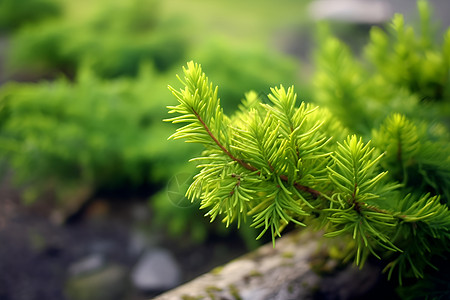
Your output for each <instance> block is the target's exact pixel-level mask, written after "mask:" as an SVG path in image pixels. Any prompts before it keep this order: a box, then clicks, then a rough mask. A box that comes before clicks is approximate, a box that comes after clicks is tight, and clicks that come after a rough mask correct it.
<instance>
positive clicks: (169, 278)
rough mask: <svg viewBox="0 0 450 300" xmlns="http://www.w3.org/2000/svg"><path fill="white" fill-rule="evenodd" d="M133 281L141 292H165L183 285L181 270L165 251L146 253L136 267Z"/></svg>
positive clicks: (156, 250)
mask: <svg viewBox="0 0 450 300" xmlns="http://www.w3.org/2000/svg"><path fill="white" fill-rule="evenodd" d="M131 280H132V283H133V285H134V286H135V287H136V288H137V289H139V290H141V291H165V290H169V289H171V288H174V287H176V286H177V285H179V284H180V283H181V270H180V267H179V266H178V264H177V262H176V261H175V259H174V258H173V256H172V255H171V254H170V253H169V252H168V251H166V250H164V249H152V250H148V251H146V252H145V253H144V254H143V255H142V257H141V259H140V260H139V261H138V263H137V264H136V266H135V267H134V269H133V271H132V274H131Z"/></svg>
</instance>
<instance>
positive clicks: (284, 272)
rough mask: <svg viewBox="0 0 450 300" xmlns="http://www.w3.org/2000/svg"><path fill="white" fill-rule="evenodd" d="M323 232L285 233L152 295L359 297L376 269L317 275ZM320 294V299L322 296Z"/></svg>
mask: <svg viewBox="0 0 450 300" xmlns="http://www.w3.org/2000/svg"><path fill="white" fill-rule="evenodd" d="M320 239H321V237H320V236H318V235H317V234H315V233H311V232H303V233H299V232H294V233H290V234H287V235H285V236H283V237H282V238H280V239H278V240H277V242H276V247H275V248H274V247H273V245H272V244H271V243H270V244H267V245H264V246H262V247H260V248H259V249H257V250H255V251H254V252H251V253H249V254H246V255H244V256H242V257H240V258H238V259H235V260H233V261H231V262H229V263H228V264H226V265H224V266H223V267H218V268H216V269H214V270H212V271H211V272H209V273H207V274H204V275H202V276H200V277H198V278H196V279H194V280H193V281H191V282H188V283H186V284H184V285H182V286H180V287H178V288H175V289H173V290H171V291H168V292H166V293H164V294H162V295H160V296H158V297H156V298H154V299H156V300H174V299H183V300H191V299H196V300H197V299H222V300H225V299H230V300H231V299H242V300H265V299H271V300H272V299H280V300H284V299H314V298H315V296H317V295H318V294H319V295H320V294H321V295H322V297H323V295H334V296H333V297H332V298H327V297H326V296H325V299H349V298H355V297H358V296H362V295H363V294H365V293H367V292H368V291H369V290H370V289H371V288H373V287H374V286H375V285H376V284H377V282H378V279H379V277H380V276H379V274H380V269H379V268H376V267H374V266H371V265H367V266H366V267H365V268H364V269H363V270H359V269H357V268H355V267H353V266H347V267H346V268H344V269H343V270H340V271H338V272H337V273H334V274H333V275H332V276H331V277H330V276H321V275H319V274H317V273H316V272H314V271H313V270H312V268H311V266H310V264H311V261H312V260H313V259H314V258H315V257H316V256H317V253H318V250H319V248H320V247H319V244H320ZM322 299H323V298H322Z"/></svg>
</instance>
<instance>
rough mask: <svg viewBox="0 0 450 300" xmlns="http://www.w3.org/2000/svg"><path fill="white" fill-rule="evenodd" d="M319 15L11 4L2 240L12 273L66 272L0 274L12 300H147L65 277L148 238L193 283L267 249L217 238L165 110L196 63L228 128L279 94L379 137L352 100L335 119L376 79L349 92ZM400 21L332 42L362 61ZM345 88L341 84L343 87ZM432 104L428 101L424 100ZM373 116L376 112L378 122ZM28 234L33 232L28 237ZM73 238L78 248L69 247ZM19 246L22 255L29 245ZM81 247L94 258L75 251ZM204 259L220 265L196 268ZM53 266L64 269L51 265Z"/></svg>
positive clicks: (351, 28)
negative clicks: (89, 260) (190, 196)
mask: <svg viewBox="0 0 450 300" xmlns="http://www.w3.org/2000/svg"><path fill="white" fill-rule="evenodd" d="M311 2H312V1H298V0H280V1H256V0H250V1H237V0H230V1H207V0H192V1H182V0H166V1H162V0H160V1H158V0H132V1H130V0H78V1H75V0H73V1H69V0H66V1H63V0H21V1H17V0H1V1H0V157H1V171H2V178H3V180H2V185H1V187H0V193H1V194H0V198H1V199H0V211H1V210H3V213H0V226H1V227H0V229H2V231H1V234H0V237H1V238H2V239H3V241H4V242H3V243H2V245H1V246H0V248H1V250H0V258H1V259H4V258H5V257H7V256H10V255H11V254H12V253H18V252H17V251H18V247H20V248H21V249H22V250H20V251H22V252H23V253H22V252H20V253H21V254H20V255H19V256H21V257H22V258H23V257H28V258H30V260H31V259H35V260H36V261H37V262H36V264H37V266H38V267H36V268H37V269H38V270H41V271H42V272H46V271H48V270H49V268H50V269H51V268H53V270H56V271H53V273H51V275H49V276H50V277H49V278H53V280H54V281H55V282H53V283H49V282H50V281H51V280H47V281H45V283H43V282H39V281H36V280H34V281H33V280H32V277H30V276H32V275H29V276H28V275H24V274H27V272H28V271H29V270H28V268H29V267H30V263H29V262H28V264H25V263H24V264H22V265H20V264H14V262H15V261H19V260H22V261H23V259H21V258H18V257H17V256H16V260H14V259H12V260H10V263H9V264H8V263H5V264H4V265H0V267H1V269H2V270H6V271H5V272H4V273H5V274H6V275H7V274H8V272H12V273H11V274H12V276H9V277H7V276H6V275H4V276H0V298H2V297H3V298H4V299H63V298H68V299H102V297H106V299H113V298H114V297H116V298H117V299H141V297H142V295H152V294H151V293H150V294H145V293H144V292H145V291H140V292H136V290H135V288H134V287H133V283H132V282H131V280H129V281H130V282H128V281H127V280H125V281H126V282H128V283H127V284H128V285H127V286H126V287H123V288H122V289H121V290H120V292H118V294H115V295H114V296H112V298H111V295H107V296H104V295H97V294H95V295H94V296H92V294H91V296H89V295H87V296H86V293H84V292H80V290H87V289H88V288H91V287H86V286H84V285H82V284H81V283H79V282H77V281H75V283H73V281H72V280H74V279H73V277H74V276H71V275H70V274H69V275H67V272H66V269H67V268H68V267H70V266H71V264H72V263H73V261H76V260H77V259H80V258H83V256H86V255H89V254H90V253H92V251H91V250H89V249H87V248H89V247H88V246H89V245H90V243H93V242H95V241H96V240H102V239H103V238H104V237H105V234H104V233H105V232H106V235H108V234H111V240H112V241H113V242H111V243H113V244H114V243H119V246H118V247H120V245H122V244H120V243H125V244H126V245H128V246H130V245H131V246H130V247H132V245H133V243H132V242H130V241H133V239H134V238H135V237H136V236H138V237H142V236H144V237H145V238H143V239H142V241H141V242H140V243H141V244H144V246H142V248H143V249H146V248H149V247H154V246H157V245H159V246H161V245H163V246H165V247H168V248H170V249H171V251H172V252H173V253H174V255H176V256H178V258H179V261H181V265H182V267H181V268H184V270H183V271H184V272H185V273H184V274H183V275H182V280H181V281H185V280H188V279H190V278H192V277H193V276H196V275H198V274H199V273H201V272H204V271H207V270H208V268H210V267H211V266H214V265H217V263H219V262H225V261H226V260H227V259H229V258H230V257H232V256H236V255H238V254H240V253H242V252H244V251H247V250H248V249H252V248H255V247H256V246H257V245H258V243H259V242H255V241H254V237H255V233H254V232H253V230H252V229H249V228H245V229H244V230H241V231H240V233H239V234H237V233H236V232H235V231H234V230H225V229H224V226H223V225H222V224H213V225H211V224H209V223H208V220H206V219H205V218H203V217H202V213H201V212H200V213H199V211H198V205H197V204H196V203H192V204H191V203H189V202H186V200H185V199H184V197H183V194H184V190H185V189H186V188H187V186H188V183H189V180H190V178H191V176H192V174H193V172H194V171H195V166H194V165H193V164H192V163H188V162H187V161H188V159H189V158H190V157H192V156H193V155H195V154H198V153H200V151H201V148H199V147H196V146H195V145H187V144H185V143H182V142H179V141H167V137H168V136H169V135H170V134H171V133H172V132H173V131H174V130H175V127H173V126H172V125H171V124H167V123H164V122H162V120H163V119H164V118H166V117H168V114H167V109H166V106H167V105H173V104H174V103H175V101H176V100H175V98H174V97H173V96H172V95H171V93H170V92H169V90H168V88H167V86H168V85H172V86H174V87H178V86H179V83H178V81H177V79H176V77H175V74H177V73H178V74H181V72H182V69H181V67H182V66H183V65H185V63H186V62H187V61H189V60H194V61H196V62H198V63H200V64H202V66H203V69H204V71H205V72H206V74H207V75H208V76H209V78H210V80H211V81H212V82H213V83H214V84H215V85H218V86H219V96H220V98H221V101H222V104H223V106H224V109H225V112H226V113H232V112H233V111H234V110H235V109H236V108H237V105H238V104H239V103H240V101H241V99H242V98H243V97H244V94H245V93H246V92H248V91H249V90H254V91H255V92H256V93H257V94H259V95H260V97H261V98H264V97H265V95H267V94H268V93H269V88H270V87H273V86H276V85H279V84H283V85H284V86H290V85H295V88H296V91H297V93H299V98H300V99H301V100H305V101H310V102H312V101H313V100H316V102H318V103H323V104H325V105H327V106H331V110H332V113H334V114H335V115H337V116H338V117H340V118H342V119H344V120H348V122H347V123H345V122H343V123H344V124H345V125H347V126H348V127H349V128H351V129H352V130H353V131H356V132H361V133H363V134H364V133H367V132H369V131H370V128H372V126H373V125H374V124H377V122H378V123H379V121H378V120H380V119H381V118H383V117H385V114H383V113H379V114H378V115H376V116H375V117H373V120H369V121H368V119H367V118H366V117H367V116H366V115H364V113H363V114H361V115H360V116H359V117H361V118H363V119H364V118H366V119H364V120H362V121H361V120H358V118H353V117H351V118H348V115H349V114H350V115H351V116H355V115H354V114H352V111H351V110H344V111H343V110H342V107H345V101H344V106H342V105H341V106H339V107H338V106H337V105H336V106H335V107H334V108H335V109H334V110H333V106H332V105H330V103H331V102H333V103H338V102H339V99H341V100H342V99H343V98H344V97H343V96H342V95H336V89H335V88H336V86H335V84H339V83H342V82H344V83H343V86H344V87H345V88H347V89H353V88H354V86H352V84H356V85H358V86H361V82H364V81H365V80H366V79H367V77H362V78H359V79H357V80H360V81H359V82H356V83H355V82H354V81H353V80H354V77H352V76H353V74H355V73H358V72H359V70H360V69H358V68H360V67H359V65H358V64H357V63H356V62H351V60H350V58H347V57H346V55H347V52H346V51H349V50H348V49H347V48H346V47H345V46H343V47H342V48H341V46H340V44H339V43H333V42H332V41H331V40H332V39H327V36H328V35H329V34H331V33H327V30H324V29H323V28H322V29H320V28H317V26H316V23H317V20H316V19H315V18H317V17H318V16H317V15H315V14H314V13H313V10H312V9H311ZM410 2H413V1H410ZM410 4H411V3H410ZM410 4H408V5H409V6H408V7H409V8H410ZM412 7H413V8H414V7H415V4H413V5H412ZM391 8H392V11H390V10H389V11H386V13H385V15H384V17H383V18H381V19H380V20H378V21H376V22H375V21H371V22H368V23H367V22H355V21H354V20H347V21H345V20H344V21H342V20H340V21H339V20H338V21H334V22H333V23H332V26H330V27H331V28H332V30H331V31H332V32H333V33H334V34H335V35H338V36H339V37H340V38H342V39H343V40H345V41H349V43H350V44H349V49H352V50H353V51H354V53H355V56H356V57H359V56H360V55H362V45H363V44H365V43H366V42H367V41H368V40H369V29H370V27H371V25H376V24H384V22H385V21H387V20H388V19H389V18H390V17H391V16H392V13H393V11H394V10H395V9H396V8H397V7H395V6H393V7H391ZM410 16H411V18H412V19H414V16H416V17H417V15H414V14H411V15H410ZM416 20H418V18H416ZM319 46H320V47H321V48H320V47H319ZM317 47H319V48H320V49H319V50H314V54H313V53H312V52H313V49H316V48H317ZM427 49H428V48H427ZM427 51H428V50H427ZM372 54H373V55H374V56H376V55H378V56H377V57H379V58H380V57H381V58H380V59H381V60H383V59H385V58H384V57H382V55H381V54H380V53H378V54H377V53H375V52H374V51H372ZM348 55H349V54H348ZM327 57H328V59H327ZM330 57H333V58H336V60H332V59H329V58H330ZM433 58H434V60H433V61H432V62H431V63H432V64H433V65H432V66H431V67H430V68H429V69H427V70H440V69H439V68H438V67H436V66H440V65H442V58H440V57H438V56H436V55H435V56H433ZM314 61H315V62H316V65H315V64H314V63H313V62H314ZM316 66H317V68H318V69H319V71H316V70H315V68H316ZM379 67H380V68H382V67H383V66H382V64H380V65H379ZM333 72H335V73H333ZM427 72H429V73H432V72H431V71H427ZM442 72H445V68H444V69H443V71H442ZM388 73H389V72H388ZM333 74H339V75H337V77H338V78H342V80H343V81H342V82H339V81H338V80H337V81H336V80H333V78H334V77H333V76H334V75H333ZM430 76H431V77H433V74H431V75H430ZM436 76H439V74H438V75H436ZM346 80H347V81H346ZM371 82H373V81H371ZM424 82H425V81H424ZM377 84H378V85H377ZM427 84H428V83H427V82H425V83H424V86H426V85H427ZM380 86H386V83H385V82H383V80H381V79H380V80H379V82H378V83H374V84H372V85H370V84H368V85H367V86H365V87H363V92H362V93H366V94H370V93H371V92H373V91H378V90H379V87H380ZM337 88H339V86H338V87H337ZM391 88H392V90H397V89H396V87H391ZM429 90H430V89H429V88H428V86H426V87H425V88H424V91H425V92H426V93H428V92H429ZM352 91H353V90H352ZM367 91H369V92H367ZM344 92H345V90H344ZM393 93H394V92H392V91H391V90H386V91H385V92H384V93H382V95H378V94H377V96H376V97H375V96H373V97H371V101H372V100H374V99H375V100H376V101H378V102H380V103H382V102H383V101H385V103H386V102H387V101H386V99H388V98H390V97H391V98H392V97H393V96H392V95H393ZM349 94H351V96H353V97H357V96H358V94H357V93H353V92H350V93H349ZM395 95H396V96H395V97H397V96H398V95H397V94H395ZM405 95H406V96H405V97H400V96H398V98H401V99H400V100H399V101H394V102H392V103H391V104H390V105H391V107H394V106H395V105H397V106H398V107H403V106H402V105H403V104H402V103H405V101H409V99H410V98H414V97H415V96H414V95H410V94H408V93H406V94H405ZM445 95H447V94H445ZM433 96H434V95H433ZM395 97H394V98H395ZM331 98H333V99H332V100H330V99H331ZM383 99H384V100H383ZM405 99H406V100H405ZM344 100H345V99H344ZM376 101H374V103H377V102H376ZM415 101H416V102H417V99H416V98H414V99H413V100H411V101H410V102H408V103H413V102H414V103H415ZM375 106H376V104H375ZM372 108H373V107H371V108H370V109H372ZM408 109H409V111H411V110H413V108H411V106H409V108H408V107H403V110H401V112H403V113H408ZM445 109H446V110H447V111H448V105H447V106H445ZM363 111H364V110H363ZM373 111H376V112H377V110H376V109H375V110H371V111H370V112H369V113H370V114H371V113H372V112H373ZM433 112H435V111H433ZM433 112H432V113H433ZM444 113H445V110H444V112H443V114H444ZM341 121H342V120H341ZM366 121H367V122H369V123H368V124H366V123H365V122H366ZM351 122H354V124H352V123H351ZM2 203H3V204H2ZM8 207H9V208H8ZM8 209H9V210H8ZM27 222H28V223H27ZM116 223H118V224H119V225H117V226H119V227H120V228H121V229H120V230H123V231H124V232H125V233H124V235H123V236H122V235H121V236H120V238H119V237H117V236H115V235H114V234H118V233H117V228H116V227H115V226H116ZM22 224H25V225H24V226H22ZM30 226H31V227H33V226H35V228H36V229H35V231H33V232H31V233H30V230H29V229H27V228H30ZM99 228H100V229H99ZM73 230H75V231H76V232H77V234H78V235H75V236H78V239H77V240H74V239H73V238H71V235H72V234H73ZM120 230H119V231H120ZM92 232H95V234H93V233H92ZM90 233H92V234H90ZM239 235H240V237H239ZM17 236H22V238H23V240H21V242H17V241H16V240H15V239H17ZM88 237H89V238H88ZM115 237H116V238H117V239H116V240H114V238H115ZM83 239H86V240H83ZM117 241H120V242H117ZM123 241H125V242H123ZM21 243H23V244H21ZM78 244H84V245H85V246H86V247H85V248H82V249H83V250H77V251H78V252H76V251H75V250H74V249H75V248H76V246H75V245H78ZM138 244H139V243H138ZM141 244H140V245H141ZM218 244H219V246H217V245H218ZM224 244H225V245H227V246H224ZM5 245H9V246H5ZM22 246H23V247H22ZM116 246H117V245H116ZM227 247H231V248H232V249H229V248H227ZM122 248H123V247H122ZM55 249H56V250H55ZM211 249H212V250H211ZM122 250H123V249H122ZM122 250H121V251H122ZM52 251H53V252H52ZM55 251H56V252H55ZM74 251H75V252H74ZM108 251H110V252H111V253H113V254H111V255H110V256H111V257H109V256H107V258H105V260H106V261H108V263H110V262H111V261H112V262H114V263H116V264H118V263H119V264H121V265H122V267H123V269H125V270H126V272H125V273H127V272H128V273H130V272H132V266H133V265H134V264H135V263H136V261H137V260H138V259H139V255H140V254H141V252H139V253H138V254H135V255H134V256H133V255H131V256H127V255H128V254H127V255H125V254H123V253H122V252H120V251H119V252H120V253H121V254H117V253H118V252H117V251H118V250H116V249H111V250H108ZM141 251H144V250H142V249H141ZM202 251H203V252H202ZM54 252H55V253H56V254H55V253H54ZM94 252H95V251H94ZM195 252H197V253H201V254H200V256H202V255H206V256H208V259H206V260H205V259H203V261H202V259H198V258H197V260H195V259H193V258H192V259H191V260H192V261H196V263H197V264H194V263H190V262H189V263H188V262H186V261H188V260H189V257H191V256H192V257H195ZM48 253H50V255H49V256H50V257H51V258H50V260H51V259H53V262H48V261H46V259H49V258H48V257H44V258H43V256H42V255H44V256H45V255H47V254H48ZM61 253H63V254H61ZM204 253H206V254H204ZM39 255H41V256H39ZM58 255H59V256H58ZM189 255H191V256H189ZM125 256H127V258H124V257H125ZM108 263H105V264H106V265H108ZM201 263H203V265H202V266H200V267H199V266H198V265H199V264H201ZM55 265H58V266H59V267H55ZM49 266H50V267H49ZM51 266H53V267H51ZM102 266H103V267H105V266H104V265H102ZM108 266H109V265H108ZM12 270H15V271H12ZM128 273H127V274H128ZM61 274H64V275H63V276H61ZM75 277H76V276H75ZM77 278H78V277H76V278H75V279H77ZM120 278H122V277H120ZM30 281H33V282H35V284H29V285H28V287H27V289H25V291H23V292H18V291H19V290H21V284H22V283H23V282H30ZM17 283H20V284H17ZM80 284H81V286H82V287H81V288H79V285H80ZM110 284H111V283H110V282H108V283H107V285H110ZM93 289H94V290H102V288H99V287H98V286H95V287H94V288H93ZM22 290H23V289H22ZM38 291H39V292H40V294H39V292H38ZM151 292H154V291H151ZM88 294H89V293H88ZM20 295H24V296H23V298H21V296H20ZM55 295H57V296H55ZM108 296H110V297H109V298H108ZM36 297H37V298H36ZM58 297H59V298H58ZM61 297H62V298H61ZM92 297H95V298H92ZM3 298H2V299H3Z"/></svg>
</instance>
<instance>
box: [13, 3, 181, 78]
mask: <svg viewBox="0 0 450 300" xmlns="http://www.w3.org/2000/svg"><path fill="white" fill-rule="evenodd" d="M80 5H81V7H76V9H78V10H79V12H78V14H79V16H78V15H75V16H71V15H68V13H66V15H63V16H62V17H61V18H58V19H52V20H48V21H46V22H42V23H40V24H37V25H34V26H28V27H26V28H23V29H21V30H20V31H19V32H18V33H17V34H16V35H15V36H14V37H13V39H12V42H11V47H10V51H9V61H10V64H9V70H10V72H13V73H14V72H19V71H24V70H25V71H27V72H29V71H34V72H37V73H42V74H46V73H48V72H65V73H68V74H73V73H74V72H75V71H76V70H77V68H79V67H80V64H82V63H83V64H89V65H90V66H91V67H92V69H93V71H94V72H95V73H96V74H97V75H99V76H101V77H108V78H112V77H117V76H120V75H136V74H137V72H138V69H139V64H140V63H141V62H142V61H150V62H152V63H153V64H154V66H155V67H156V68H157V69H158V70H166V69H167V68H169V67H170V66H171V65H172V64H174V63H176V62H178V61H179V60H180V59H181V58H182V57H183V55H184V54H185V50H186V47H187V36H186V35H184V31H183V30H182V28H184V27H183V26H180V22H181V21H178V20H166V19H164V20H163V19H162V18H160V16H159V7H158V3H157V2H156V1H154V0H135V1H117V0H114V1H105V0H98V1H92V2H81V4H80ZM83 6H88V7H87V8H86V10H87V11H88V12H90V13H86V15H83V14H82V10H83ZM92 6H93V7H92ZM89 8H91V9H90V10H89Z"/></svg>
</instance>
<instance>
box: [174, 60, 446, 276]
mask: <svg viewBox="0 0 450 300" xmlns="http://www.w3.org/2000/svg"><path fill="white" fill-rule="evenodd" d="M183 71H184V78H183V79H180V80H181V82H182V84H183V88H181V89H180V90H176V89H174V88H172V87H171V88H170V89H171V91H172V93H173V94H174V95H175V96H176V98H177V99H178V102H179V104H178V105H176V106H170V107H169V109H170V113H173V114H176V116H175V117H173V118H171V119H168V120H166V121H170V122H173V123H185V125H184V126H183V127H180V128H179V129H177V131H176V132H175V133H174V134H173V135H172V136H171V138H172V139H185V140H186V141H187V142H192V143H200V144H202V145H203V146H204V147H205V151H204V152H203V153H202V155H201V156H199V157H196V158H194V159H192V161H194V162H196V163H197V167H198V168H199V169H200V171H199V173H198V174H197V175H196V176H195V177H194V182H193V183H192V184H191V186H190V188H189V190H188V192H187V196H188V197H189V199H191V200H192V201H194V200H196V199H200V201H201V208H203V209H205V210H206V215H207V216H210V218H211V220H214V219H216V218H218V217H221V218H222V221H223V222H224V223H225V224H226V225H227V226H229V225H230V224H231V223H232V222H236V223H237V224H238V226H239V225H240V224H241V223H243V222H246V221H247V219H248V218H251V224H252V226H253V227H256V228H260V230H261V234H260V237H261V236H262V235H263V234H264V233H265V232H267V231H268V232H270V233H271V235H272V238H273V240H274V242H275V237H277V236H280V235H281V232H282V230H283V228H285V226H286V225H287V224H289V223H295V224H298V225H301V226H308V225H317V224H321V226H320V227H321V228H322V229H324V230H325V231H326V233H325V235H326V236H340V235H342V234H348V235H350V236H351V237H352V238H353V239H354V241H355V248H354V257H355V262H356V263H357V264H358V265H361V266H362V265H363V263H364V261H365V260H366V259H367V257H368V256H369V254H373V255H374V256H375V257H378V258H380V259H385V261H386V265H387V269H389V270H390V271H389V272H390V273H389V274H391V273H392V271H393V270H394V269H395V270H398V274H399V278H400V280H401V278H403V277H408V276H413V277H423V276H424V271H425V270H426V269H427V268H429V267H433V264H434V262H433V260H434V259H435V258H436V257H439V256H440V255H442V256H445V255H446V254H447V253H448V247H447V244H448V243H449V242H450V232H449V231H450V226H449V225H450V212H449V211H448V206H447V204H446V203H447V199H446V195H445V192H443V191H445V189H446V187H448V184H449V183H450V180H449V177H448V173H447V172H446V170H448V169H445V167H443V168H439V166H438V165H437V164H436V162H435V161H434V159H438V158H439V159H441V163H442V164H443V165H446V164H448V161H449V157H450V151H449V148H448V140H444V139H443V137H445V136H446V135H445V128H444V127H439V129H436V126H437V125H433V126H428V125H426V124H423V125H415V124H414V123H413V122H411V121H408V119H407V118H406V117H404V116H402V115H400V114H395V115H393V116H391V117H389V118H387V119H386V121H385V123H384V124H383V125H382V126H381V128H380V129H379V130H378V131H376V132H375V133H374V136H375V140H376V141H377V145H376V146H377V147H374V146H372V145H371V143H370V142H364V141H363V138H362V137H358V136H357V135H348V136H347V137H343V136H344V135H345V132H346V130H344V129H343V126H342V125H340V124H339V122H337V121H336V120H335V119H333V118H332V117H331V114H329V113H327V111H326V110H322V109H320V108H317V107H314V106H313V105H310V104H306V103H304V102H300V103H299V102H298V101H297V95H296V94H295V92H294V89H293V87H290V88H288V89H285V88H284V87H283V86H280V87H276V88H273V89H272V90H271V91H272V92H271V94H269V95H268V99H269V100H270V101H271V103H270V104H268V103H262V102H261V101H260V99H259V98H258V95H257V94H255V93H254V92H250V93H248V94H247V95H246V99H244V101H243V103H242V105H241V106H240V109H239V111H238V112H237V113H236V114H235V115H234V116H232V117H228V116H227V115H226V114H224V113H223V110H222V108H221V105H220V100H219V96H218V95H219V91H218V87H217V86H214V85H213V84H212V83H211V82H209V80H208V78H207V77H206V75H205V74H204V73H203V72H202V69H201V67H200V65H198V64H195V63H193V62H189V63H188V65H187V67H186V68H184V69H183ZM322 112H323V113H322ZM422 127H423V128H424V130H425V131H424V132H425V133H424V132H422V131H421V130H422V129H421V130H419V129H418V128H422ZM444 146H446V147H444ZM422 147H423V148H422ZM439 151H440V156H439V157H436V158H433V157H431V156H428V160H426V159H425V156H422V155H425V154H427V155H428V154H429V153H438V152H439ZM419 153H422V154H420V155H419ZM410 165H415V166H417V169H418V170H419V171H418V174H415V173H414V172H410V168H411V167H410ZM424 170H426V171H424ZM391 173H392V175H391ZM405 174H408V176H411V177H407V176H406V175H405ZM398 176H400V178H401V179H402V180H398V178H397V177H398ZM412 176H422V177H421V178H422V179H424V178H427V180H428V181H427V180H426V183H424V184H423V185H422V186H416V187H414V186H413V185H414V184H415V183H414V182H415V180H422V179H420V178H419V179H417V178H414V179H413V178H412ZM406 177H407V178H409V179H407V180H405V178H406ZM434 186H436V187H438V188H435V189H432V188H433V187H434ZM430 189H431V190H432V191H430ZM441 192H442V193H441ZM421 255H425V256H426V259H419V258H418V257H419V256H421Z"/></svg>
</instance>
